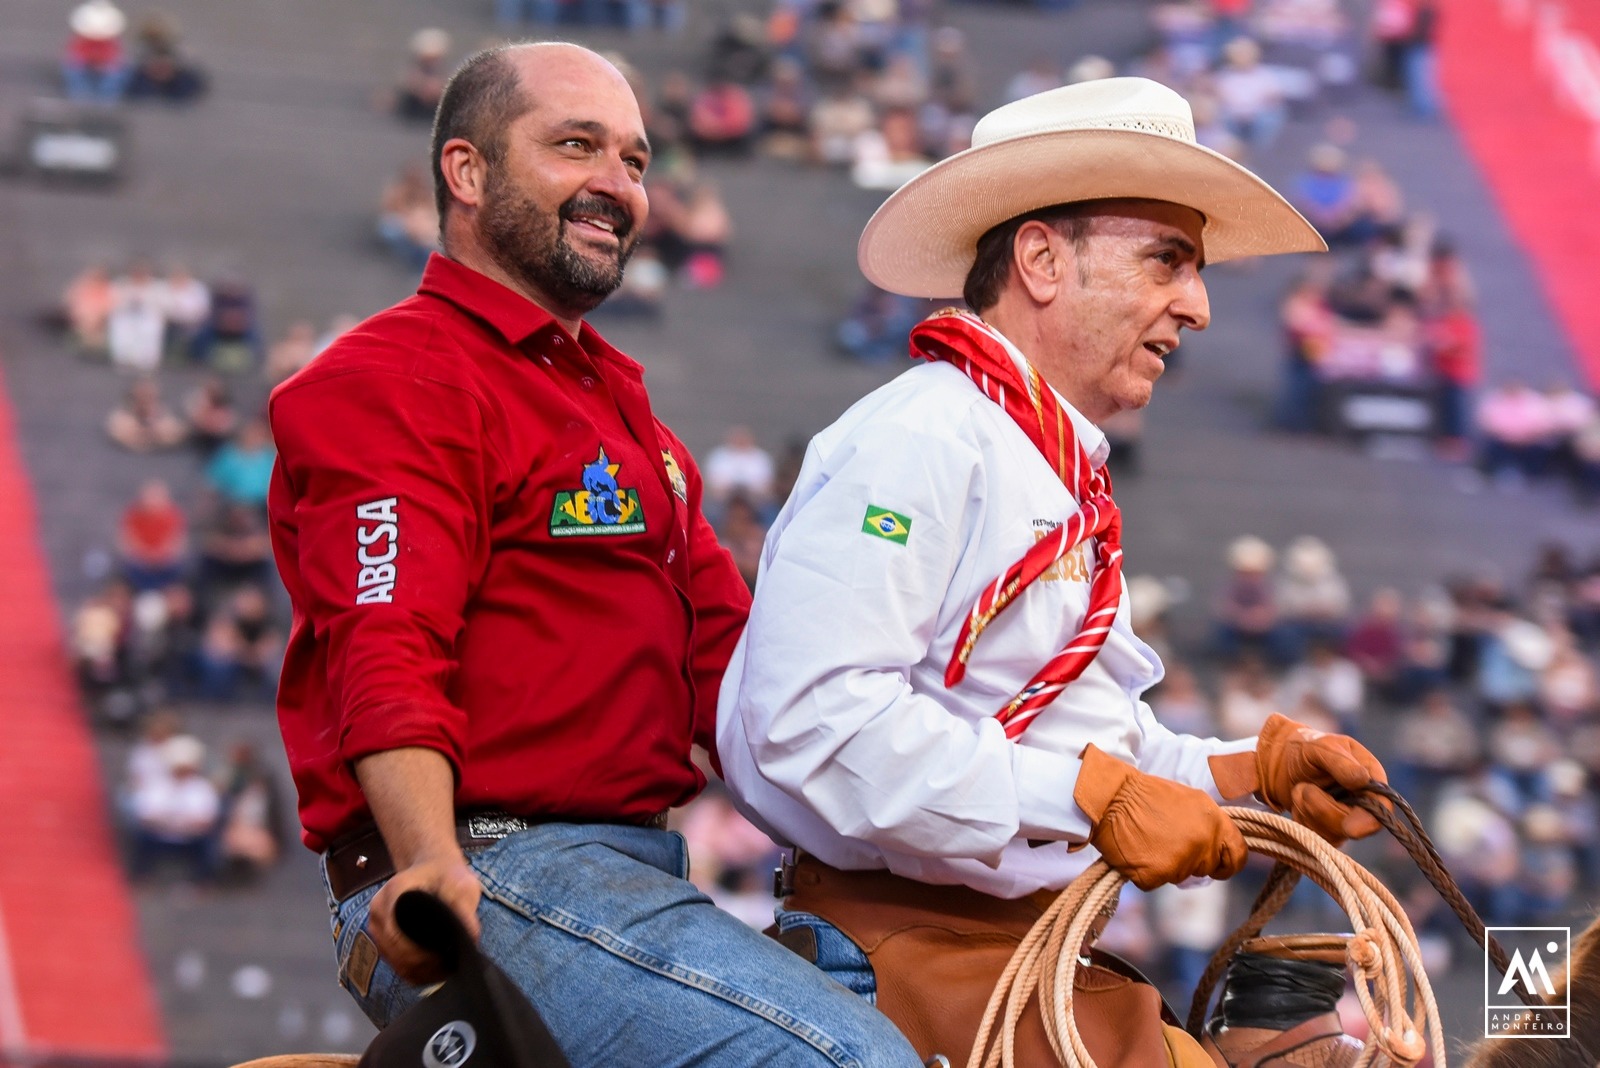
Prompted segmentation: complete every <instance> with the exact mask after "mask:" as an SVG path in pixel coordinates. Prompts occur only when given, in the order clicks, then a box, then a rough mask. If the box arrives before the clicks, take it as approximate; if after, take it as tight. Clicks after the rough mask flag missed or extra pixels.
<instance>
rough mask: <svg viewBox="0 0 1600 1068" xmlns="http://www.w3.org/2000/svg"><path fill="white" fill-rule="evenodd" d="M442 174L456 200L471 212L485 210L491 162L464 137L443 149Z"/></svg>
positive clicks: (440, 162) (449, 141) (440, 150)
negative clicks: (485, 191) (485, 196)
mask: <svg viewBox="0 0 1600 1068" xmlns="http://www.w3.org/2000/svg"><path fill="white" fill-rule="evenodd" d="M439 170H440V171H441V172H442V173H443V174H444V182H445V185H447V186H449V187H450V195H451V196H452V197H454V198H455V199H456V200H458V201H460V202H461V203H462V204H464V205H466V206H467V207H469V208H476V207H481V206H482V204H483V187H484V184H485V182H486V181H487V179H488V175H489V161H488V160H486V159H484V158H483V153H481V152H479V151H478V149H477V146H475V145H474V144H473V143H472V142H471V141H468V140H467V139H466V138H464V137H452V138H451V139H450V140H448V141H446V142H445V143H444V145H443V146H442V147H441V148H440V149H439Z"/></svg>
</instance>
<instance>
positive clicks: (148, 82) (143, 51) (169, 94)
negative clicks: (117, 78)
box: [128, 12, 207, 104]
mask: <svg viewBox="0 0 1600 1068" xmlns="http://www.w3.org/2000/svg"><path fill="white" fill-rule="evenodd" d="M138 42H139V54H138V57H137V59H135V61H134V67H133V78H132V80H131V81H130V82H129V84H128V95H129V96H130V97H133V98H136V99H141V98H142V99H151V100H164V101H166V102H167V103H169V104H182V103H187V102H188V101H191V100H194V99H196V98H197V97H199V96H200V95H202V94H203V93H204V92H205V91H206V83H207V78H206V74H205V72H204V71H203V70H201V69H200V67H199V66H198V65H197V64H195V62H194V61H193V60H192V59H190V58H189V57H188V56H187V55H186V54H185V53H184V50H183V47H182V32H181V30H180V29H179V26H178V21H177V20H176V19H175V18H173V17H172V16H171V15H169V14H167V13H165V12H151V13H150V14H148V15H146V16H145V17H144V18H143V19H141V20H140V22H139V30H138Z"/></svg>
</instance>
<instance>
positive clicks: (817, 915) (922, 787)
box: [718, 78, 1383, 1063]
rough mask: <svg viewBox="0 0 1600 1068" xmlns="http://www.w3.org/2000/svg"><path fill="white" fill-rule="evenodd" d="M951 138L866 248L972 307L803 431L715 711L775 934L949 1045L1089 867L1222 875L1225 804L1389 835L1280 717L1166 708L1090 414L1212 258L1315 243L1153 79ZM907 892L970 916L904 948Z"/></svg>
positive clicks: (1172, 875) (899, 289) (1230, 860)
mask: <svg viewBox="0 0 1600 1068" xmlns="http://www.w3.org/2000/svg"><path fill="white" fill-rule="evenodd" d="M972 141H973V147H972V148H971V149H969V150H967V151H965V152H962V153H959V154H957V155H955V156H952V157H950V158H949V159H946V160H944V161H942V162H941V163H938V164H936V165H935V166H933V167H931V168H930V169H928V170H927V171H926V172H924V173H923V174H921V175H920V176H918V177H916V178H914V179H912V180H911V181H910V182H908V183H906V185H904V186H903V187H901V188H900V189H899V190H898V191H897V192H896V193H895V194H894V195H893V196H891V197H890V198H889V199H888V200H887V201H886V202H885V203H884V204H883V206H882V207H881V208H880V209H879V210H878V212H877V213H876V214H875V215H874V216H873V217H872V219H871V220H870V221H869V222H868V223H867V226H866V229H865V231H864V232H863V234H862V237H861V241H860V245H859V248H858V260H859V263H860V266H861V269H862V271H863V273H864V274H865V275H866V277H867V279H868V280H869V281H871V282H872V283H873V284H875V285H877V286H879V287H881V288H883V289H886V290H888V291H890V292H895V293H902V294H906V295H908V296H915V297H948V296H951V295H953V294H956V293H962V294H963V295H964V296H965V299H966V302H967V304H968V306H969V307H970V309H971V311H957V310H954V309H949V310H946V311H944V312H942V313H937V314H935V315H934V316H932V317H931V318H929V319H927V320H925V321H924V322H923V323H922V324H920V325H919V326H918V327H917V328H916V330H915V331H913V333H912V338H911V345H912V352H913V355H915V356H918V357H921V358H922V359H923V360H925V361H926V362H925V363H923V364H922V365H920V366H917V367H914V368H912V369H911V370H909V371H907V372H906V373H905V374H902V375H901V376H899V377H898V378H896V379H895V380H894V381H893V382H891V383H889V384H888V385H886V386H884V387H882V388H881V389H879V390H877V391H876V392H874V393H872V394H871V395H869V396H868V397H866V398H865V399H864V400H862V401H860V402H859V403H857V404H856V405H855V406H854V407H853V408H852V409H851V410H850V411H849V412H847V413H846V414H845V415H844V416H843V417H841V418H840V420H839V421H838V422H836V423H835V424H834V425H833V426H832V427H830V428H828V429H827V430H825V431H823V432H822V433H821V434H819V435H818V436H817V437H816V438H815V439H814V440H813V441H812V443H811V447H810V450H809V452H808V453H807V456H806V460H805V464H804V466H803V468H802V470H801V472H800V476H799V480H798V482H797V484H796V487H795V491H794V494H793V495H792V496H791V497H790V499H789V502H788V504H787V505H786V506H785V507H784V509H783V511H782V512H781V513H780V515H779V516H778V518H777V520H776V522H775V523H774V525H773V528H772V532H771V534H770V535H769V537H768V540H767V544H766V548H765V551H764V553H763V559H762V567H761V580H760V584H759V586H758V590H757V594H756V598H755V604H754V607H753V609H752V611H751V616H750V623H749V627H748V629H747V630H746V631H745V634H744V636H743V638H742V639H741V641H740V644H739V647H738V648H737V649H736V650H735V652H734V655H733V658H732V661H731V662H730V664H729V667H728V672H727V675H726V676H725V678H724V681H723V687H722V697H721V704H720V714H719V726H718V748H719V751H720V755H721V758H722V765H723V769H724V771H725V772H726V779H727V782H728V783H729V785H730V786H731V787H732V789H733V790H734V792H735V794H736V795H737V796H738V797H739V798H740V800H741V801H742V803H743V805H744V807H745V809H746V811H748V812H750V813H752V814H753V815H754V816H755V817H757V818H758V819H759V820H760V821H761V822H762V823H763V824H764V826H765V827H766V828H767V829H769V830H770V832H771V833H772V834H773V835H774V836H775V837H776V838H777V839H778V840H779V841H781V842H786V843H789V844H791V845H794V846H797V847H798V848H799V850H801V852H800V854H799V857H798V859H797V861H796V865H795V867H794V870H793V889H794V893H793V894H791V895H790V896H789V897H788V898H787V899H786V901H785V903H784V905H783V907H782V908H781V909H780V910H779V914H778V916H779V923H778V926H779V930H780V932H781V933H782V934H783V935H784V936H785V938H786V939H787V940H788V941H789V942H790V944H792V945H793V946H795V947H797V948H800V949H801V950H802V951H803V952H804V953H805V955H807V956H810V957H812V958H814V959H815V960H816V961H817V963H818V964H819V965H820V966H822V967H823V968H824V970H826V971H829V972H830V974H834V975H835V977H836V978H839V979H840V980H841V981H842V982H845V983H846V984H847V985H850V986H851V987H852V989H855V990H857V991H858V992H859V993H863V994H868V995H871V996H874V997H875V998H876V999H877V1001H876V1003H877V1005H878V1007H879V1008H880V1009H881V1010H883V1011H884V1012H885V1013H887V1014H888V1015H889V1016H890V1018H891V1019H895V1020H896V1022H897V1023H900V1024H901V1025H902V1027H903V1028H905V1029H906V1030H907V1031H908V1033H910V1035H911V1037H912V1038H913V1044H914V1045H917V1046H918V1052H919V1054H920V1055H922V1056H924V1057H927V1056H929V1055H930V1054H931V1053H933V1052H937V1053H940V1054H943V1055H945V1056H947V1057H949V1058H950V1059H951V1062H952V1063H959V1062H960V1061H961V1060H963V1059H965V1056H966V1048H968V1047H970V1045H971V1042H972V1037H973V1034H974V1032H975V1031H976V1023H977V1015H976V1013H978V1012H981V1006H982V1004H983V1000H984V996H985V994H986V993H987V990H988V989H989V988H991V987H992V985H993V980H994V979H995V978H996V977H997V976H998V973H999V971H1000V969H1001V968H1002V967H1003V966H1004V964H1005V962H1006V960H1007V959H1008V958H1009V956H1010V953H1011V949H1012V948H1013V947H1014V946H1015V944H1016V940H1018V939H1020V937H1021V936H1022V935H1023V934H1024V933H1025V932H1026V931H1027V929H1028V928H1029V927H1030V926H1031V925H1032V922H1033V920H1035V919H1037V917H1038V915H1039V914H1040V911H1041V909H1042V908H1043V906H1044V904H1045V903H1046V902H1047V901H1048V896H1052V895H1053V893H1054V892H1055V891H1059V890H1060V889H1062V888H1063V887H1065V886H1066V885H1067V884H1068V883H1069V882H1070V881H1071V880H1072V879H1073V878H1074V877H1075V876H1076V875H1077V874H1079V873H1080V872H1081V871H1083V870H1084V868H1085V867H1086V866H1087V865H1088V863H1089V861H1090V860H1091V859H1093V858H1094V857H1095V856H1096V854H1097V853H1098V855H1099V856H1101V857H1103V858H1104V859H1105V860H1106V861H1107V862H1108V863H1110V864H1111V866H1112V867H1114V868H1116V869H1118V870H1120V871H1121V872H1123V873H1125V874H1127V875H1128V876H1129V877H1130V878H1131V879H1132V880H1133V882H1135V883H1136V884H1137V885H1138V886H1139V887H1141V888H1144V889H1149V888H1152V887H1155V886H1159V885H1163V884H1166V883H1171V882H1179V881H1182V880H1184V879H1187V878H1190V877H1192V876H1215V877H1219V878H1226V877H1228V876H1231V875H1233V874H1234V873H1235V872H1237V871H1238V870H1239V868H1240V867H1241V866H1242V865H1243V863H1244V859H1245V848H1244V842H1243V839H1242V838H1241V837H1240V836H1239V832H1238V830H1237V829H1236V828H1235V827H1234V826H1233V824H1232V823H1231V822H1230V821H1229V820H1228V819H1227V817H1226V816H1224V815H1223V814H1222V812H1221V809H1220V808H1219V803H1220V802H1222V801H1232V800H1239V799H1243V798H1247V797H1249V796H1250V795H1251V794H1256V795H1257V796H1259V797H1260V798H1261V799H1262V800H1263V801H1265V803H1267V804H1268V805H1270V806H1271V807H1273V808H1276V809H1288V810H1290V811H1291V812H1292V813H1293V814H1294V815H1295V816H1296V817H1297V818H1298V819H1300V820H1302V821H1303V822H1305V823H1307V824H1309V825H1310V826H1312V827H1314V828H1316V829H1317V830H1318V831H1319V832H1320V833H1322V834H1323V835H1325V836H1327V837H1329V838H1331V839H1335V840H1339V839H1342V838H1344V837H1347V836H1352V835H1364V834H1369V833H1372V832H1374V831H1376V830H1377V826H1378V825H1377V823H1376V821H1375V820H1373V819H1372V818H1371V816H1370V815H1368V814H1367V813H1365V812H1361V811H1359V810H1352V809H1350V808H1347V807H1345V806H1344V805H1341V804H1339V803H1338V802H1336V801H1335V800H1334V799H1333V797H1332V796H1331V795H1330V794H1328V793H1327V792H1326V791H1325V790H1324V789H1322V787H1324V786H1328V785H1332V784H1334V783H1339V784H1342V785H1343V786H1345V787H1347V788H1351V789H1356V788H1360V787H1362V786H1364V785H1366V784H1367V783H1368V782H1370V781H1371V780H1372V779H1374V778H1378V779H1381V778H1382V777H1383V769H1382V767H1381V766H1380V765H1379V764H1378V762H1377V761H1376V760H1375V759H1374V758H1373V757H1372V756H1371V754H1369V753H1367V752H1366V750H1365V749H1363V748H1361V747H1360V746H1359V745H1357V744H1356V743H1354V742H1353V741H1351V740H1350V739H1348V738H1342V737H1338V736H1328V735H1314V734H1311V733H1309V732H1305V731H1303V730H1302V729H1301V728H1300V727H1299V725H1298V724H1295V723H1293V722H1292V721H1290V720H1287V719H1285V718H1283V717H1281V716H1273V717H1271V718H1270V719H1269V720H1268V722H1267V723H1266V725H1265V726H1264V728H1263V730H1262V733H1261V735H1260V737H1259V739H1257V738H1247V739H1242V740H1239V741H1235V742H1231V743H1229V742H1221V741H1217V740H1214V739H1210V740H1202V739H1200V738H1194V737H1190V736H1185V735H1178V734H1174V733H1173V732H1171V731H1170V730H1167V729H1166V728H1164V727H1162V726H1161V724H1160V723H1159V722H1158V721H1157V720H1156V718H1155V716H1154V715H1153V714H1152V712H1151V711H1150V708H1149V706H1148V705H1147V704H1146V703H1145V702H1144V701H1142V700H1141V699H1140V696H1139V695H1140V694H1141V693H1142V692H1143V691H1144V690H1146V689H1147V688H1148V687H1150V686H1152V685H1154V684H1155V683H1156V682H1158V681H1159V680H1160V679H1161V677H1162V667H1161V662H1160V659H1159V657H1158V656H1157V655H1156V654H1155V652H1154V651H1153V650H1152V649H1151V648H1150V647H1149V646H1148V645H1147V644H1146V643H1145V642H1144V641H1143V640H1141V639H1140V638H1139V637H1138V636H1137V635H1136V634H1135V633H1134V631H1133V630H1132V628H1131V626H1130V619H1129V600H1128V595H1127V592H1126V588H1125V584H1124V582H1123V579H1122V573H1121V572H1122V560H1121V557H1122V551H1121V546H1120V539H1121V517H1120V514H1119V512H1118V510H1117V507H1116V505H1115V503H1114V502H1113V500H1112V496H1111V482H1110V478H1109V476H1108V475H1107V474H1106V472H1105V468H1104V465H1105V461H1106V455H1107V453H1108V452H1109V446H1108V445H1107V444H1106V441H1105V435H1104V434H1103V433H1102V431H1101V430H1100V429H1099V427H1098V425H1097V424H1098V423H1100V422H1101V421H1103V420H1105V419H1107V418H1108V417H1110V416H1112V415H1114V414H1115V413H1117V412H1119V411H1123V410H1126V409H1134V408H1142V407H1143V406H1144V405H1146V404H1147V403H1148V402H1149V400H1150V394H1151V390H1152V387H1153V385H1154V383H1155V380H1156V379H1157V378H1159V377H1160V375H1161V373H1162V369H1163V362H1162V361H1163V360H1164V359H1165V358H1166V356H1167V355H1168V354H1169V353H1171V352H1172V350H1173V349H1175V348H1176V347H1177V346H1178V340H1179V333H1180V331H1182V330H1184V329H1190V330H1201V329H1204V328H1205V326H1206V325H1207V323H1208V322H1209V321H1210V317H1211V316H1210V307H1209V304H1208V302H1207V297H1206V288H1205V284H1204V282H1203V281H1202V280H1201V277H1200V268H1201V267H1202V266H1204V265H1205V264H1206V263H1208V262H1216V261H1221V260H1229V259H1236V258H1240V257H1244V256H1253V255H1267V254H1273V253H1283V252H1300V251H1313V250H1322V249H1323V248H1324V247H1325V245H1324V243H1323V241H1322V239H1321V238H1320V237H1319V236H1318V235H1317V233H1316V231H1315V230H1314V229H1313V228H1312V227H1311V226H1310V224H1308V223H1307V222H1306V221H1305V220H1304V219H1303V218H1301V217H1300V215H1299V214H1298V213H1297V212H1296V211H1295V210H1294V209H1293V208H1292V207H1290V206H1289V204H1288V203H1287V202H1286V201H1285V200H1284V199H1283V198H1282V197H1280V196H1279V195H1278V194H1277V193H1276V192H1274V191H1273V190H1272V189H1271V188H1270V187H1268V186H1267V185H1266V183H1265V182H1263V181H1261V179H1259V178H1257V177H1256V176H1255V175H1254V174H1252V173H1250V172H1249V171H1248V170H1246V169H1244V168H1243V167H1241V166H1239V165H1238V164H1235V163H1233V162H1232V161H1230V160H1228V159H1227V158H1225V157H1223V156H1221V155H1219V154H1217V153H1215V152H1213V151H1211V150H1209V149H1206V148H1203V147H1201V146H1200V145H1198V144H1197V143H1196V141H1195V136H1194V125H1193V121H1192V117H1191V114H1190V110H1189V107H1188V105H1187V104H1186V103H1185V102H1184V100H1183V98H1182V97H1180V96H1179V95H1178V94H1176V93H1174V92H1173V91H1171V90H1170V89H1167V88H1165V87H1164V86H1161V85H1159V84H1157V83H1155V82H1151V81H1147V80H1145V79H1140V78H1110V79H1103V80H1098V81H1090V82H1084V83H1081V84H1077V85H1070V86H1067V87H1064V88H1060V89H1055V90H1051V91H1048V92H1045V93H1041V94H1038V95H1035V96H1032V97H1028V98H1025V99H1023V100H1020V101H1016V102H1014V103H1011V104H1007V105H1005V106H1004V107H1001V108H1000V109H998V110H996V111H994V112H992V113H990V114H989V115H988V116H986V117H985V118H983V119H982V120H981V121H980V122H979V123H978V124H977V126H976V128H975V129H974V132H973V138H972ZM819 615H825V617H826V618H827V620H828V625H827V626H826V627H818V626H817V625H816V619H817V618H818V616H819ZM1086 846H1093V847H1094V848H1093V849H1086V848H1084V847H1086ZM1041 894H1042V895H1047V896H1046V897H1044V898H1043V899H1041V897H1040V895H1041ZM903 907H912V908H915V909H916V910H918V912H919V913H921V914H927V913H932V914H937V915H941V916H944V917H947V918H952V921H953V923H954V918H955V917H959V922H958V923H954V928H953V929H957V930H961V931H963V932H968V933H976V932H982V934H981V935H980V936H978V937H966V938H960V939H955V940H945V941H943V942H940V941H939V937H940V936H938V935H937V934H935V933H932V932H935V931H936V929H938V928H939V927H940V924H938V923H932V924H927V925H923V926H913V927H909V928H906V929H903V930H899V931H898V933H896V931H897V928H896V926H895V921H894V916H895V915H896V910H897V909H900V908H903ZM946 926H950V925H946ZM918 932H922V933H918ZM1008 940H1009V941H1008ZM863 946H870V947H871V952H870V953H867V952H864V951H863V949H862V947H863ZM997 946H998V949H997V948H996V947H997ZM991 969H992V970H991ZM933 974H937V975H950V976H957V975H959V976H961V977H962V980H961V981H962V982H965V981H967V980H970V981H971V982H972V983H973V985H974V988H975V993H974V997H973V1001H974V1002H975V1004H974V1005H972V1006H970V1007H971V1008H972V1009H973V1012H974V1015H972V1017H971V1018H970V1019H966V1018H964V1014H963V1013H962V1012H961V1011H960V1009H959V1008H956V1007H952V1008H950V1009H949V1010H948V1011H947V1010H945V1009H944V1008H942V1007H941V1008H940V1009H939V1010H937V1011H930V1010H929V1006H927V1005H920V1006H918V1005H917V1004H916V997H917V990H918V989H919V988H926V987H927V986H928V985H929V984H928V982H927V979H926V977H927V976H928V975H933ZM934 985H941V986H944V987H945V988H943V989H940V990H938V991H937V992H936V993H935V994H934V995H933V996H937V997H938V998H939V999H940V1004H941V1006H944V1005H947V1004H952V1002H956V1001H959V996H957V995H954V994H953V992H952V989H951V988H949V987H948V985H947V984H934ZM919 1020H920V1021H921V1022H920V1023H919V1022H918V1021H919ZM941 1028H942V1029H941ZM1157 1033H1158V1034H1159V1030H1157ZM1037 1037H1038V1041H1039V1042H1040V1043H1041V1044H1042V1043H1043V1041H1044V1036H1043V1033H1042V1026H1041V1027H1040V1029H1039V1031H1038V1035H1037ZM1019 1060H1020V1061H1022V1062H1024V1063H1043V1061H1042V1060H1035V1059H1032V1058H1030V1057H1028V1056H1026V1055H1024V1054H1021V1053H1019Z"/></svg>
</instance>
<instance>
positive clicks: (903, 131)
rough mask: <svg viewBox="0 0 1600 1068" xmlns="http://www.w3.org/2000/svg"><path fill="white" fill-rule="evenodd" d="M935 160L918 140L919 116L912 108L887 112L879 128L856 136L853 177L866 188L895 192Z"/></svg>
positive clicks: (860, 185)
mask: <svg viewBox="0 0 1600 1068" xmlns="http://www.w3.org/2000/svg"><path fill="white" fill-rule="evenodd" d="M932 162H933V161H932V160H930V159H928V158H927V157H926V156H924V155H923V153H922V148H921V146H920V145H919V144H918V131H917V117H916V115H915V113H913V112H912V111H911V110H910V109H909V108H894V109H891V110H888V111H885V112H884V113H883V117H882V118H881V119H880V120H879V123H878V127H877V129H875V130H867V131H864V132H863V133H861V134H860V135H859V136H857V137H856V144H855V161H854V163H853V164H852V165H851V168H850V179H851V181H853V182H854V183H855V184H856V185H857V186H858V187H860V188H862V189H878V190H883V191H885V192H892V191H894V190H896V189H899V188H900V187H901V186H902V185H905V184H906V183H907V182H909V181H910V180H911V179H913V178H915V177H916V176H917V175H919V174H921V173H922V172H923V171H925V170H927V169H928V167H929V166H931V165H932Z"/></svg>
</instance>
